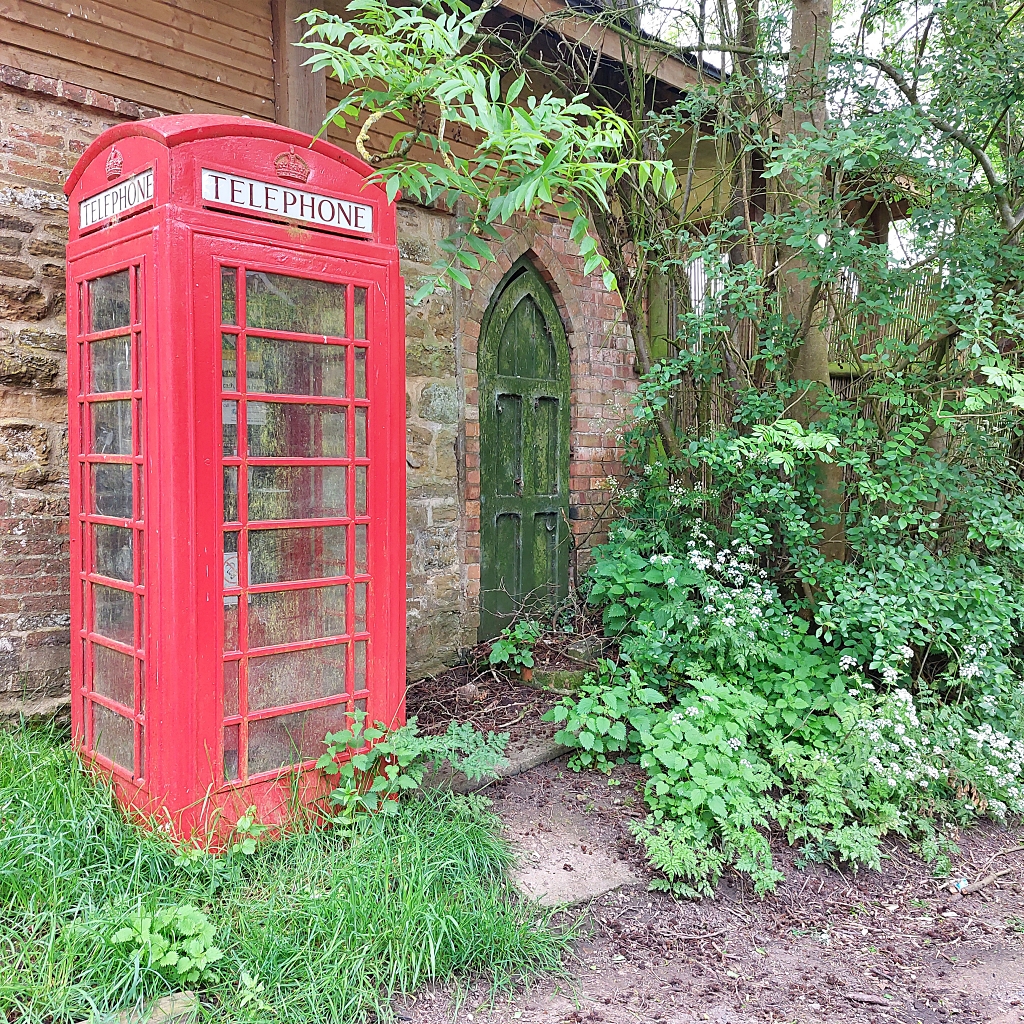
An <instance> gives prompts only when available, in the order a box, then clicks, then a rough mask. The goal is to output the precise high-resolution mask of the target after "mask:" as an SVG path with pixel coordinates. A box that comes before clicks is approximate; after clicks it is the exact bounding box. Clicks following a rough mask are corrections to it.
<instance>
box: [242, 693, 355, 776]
mask: <svg viewBox="0 0 1024 1024" xmlns="http://www.w3.org/2000/svg"><path fill="white" fill-rule="evenodd" d="M347 717H348V716H347V714H346V712H345V705H344V704H331V705H329V706H328V707H325V708H311V709H310V710H309V711H298V712H295V713H293V714H291V715H278V716H277V717H275V718H263V719H260V720H258V721H255V722H250V723H249V774H250V775H259V774H260V773H261V772H272V771H274V770H276V769H278V768H285V767H287V766H288V765H292V764H299V763H300V762H301V761H309V760H312V759H313V758H315V757H319V756H320V755H321V754H322V753H323V750H324V736H326V735H327V733H329V732H338V731H339V730H341V729H344V728H345V726H346V725H347Z"/></svg>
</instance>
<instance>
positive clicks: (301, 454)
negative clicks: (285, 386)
mask: <svg viewBox="0 0 1024 1024" xmlns="http://www.w3.org/2000/svg"><path fill="white" fill-rule="evenodd" d="M247 409H248V411H247V413H246V418H247V420H248V429H249V455H250V456H251V457H254V458H299V459H304V458H314V459H318V458H323V459H343V458H345V452H346V444H345V442H346V410H345V408H344V407H338V406H334V405H306V404H305V403H294V402H249V403H248V405H247Z"/></svg>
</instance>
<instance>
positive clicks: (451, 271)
mask: <svg viewBox="0 0 1024 1024" xmlns="http://www.w3.org/2000/svg"><path fill="white" fill-rule="evenodd" d="M445 273H446V274H447V275H448V276H449V277H450V278H452V280H453V281H456V282H457V283H458V284H461V285H462V287H463V288H469V289H472V287H473V285H472V283H471V282H470V280H469V278H468V277H467V276H466V274H465V273H464V272H463V271H462V270H460V269H459V268H458V267H447V268H446V269H445Z"/></svg>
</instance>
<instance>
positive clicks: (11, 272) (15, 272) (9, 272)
mask: <svg viewBox="0 0 1024 1024" xmlns="http://www.w3.org/2000/svg"><path fill="white" fill-rule="evenodd" d="M35 276H36V272H35V269H34V268H33V267H30V266H29V265H28V264H27V263H22V262H21V260H11V259H3V260H0V277H15V278H17V279H18V280H19V281H31V280H32V278H34V277H35Z"/></svg>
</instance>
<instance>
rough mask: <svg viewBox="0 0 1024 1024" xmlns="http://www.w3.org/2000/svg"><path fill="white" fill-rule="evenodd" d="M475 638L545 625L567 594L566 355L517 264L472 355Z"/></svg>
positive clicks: (539, 284) (550, 309)
mask: <svg viewBox="0 0 1024 1024" xmlns="http://www.w3.org/2000/svg"><path fill="white" fill-rule="evenodd" d="M479 368H480V435H481V436H480V446H481V461H480V465H481V495H480V515H481V520H480V532H481V551H480V556H481V594H480V639H481V640H488V639H490V638H492V637H494V636H496V635H497V634H498V633H499V632H500V631H501V629H502V628H503V627H505V626H506V625H508V624H509V623H511V622H512V621H513V620H514V619H515V618H517V617H519V616H541V617H543V616H547V615H550V614H551V613H552V612H553V611H554V609H555V608H556V607H557V605H558V603H559V602H560V601H561V600H562V599H564V597H565V595H566V594H567V592H568V566H569V545H570V542H571V535H570V532H569V488H568V479H569V348H568V344H567V341H566V336H565V329H564V328H563V326H562V321H561V318H560V317H559V314H558V309H557V307H556V306H555V302H554V299H553V298H552V296H551V292H550V291H549V290H548V287H547V285H546V284H545V283H544V281H543V279H542V278H541V277H540V275H539V274H538V273H537V271H536V269H535V268H534V267H533V266H532V264H530V263H529V261H528V260H527V259H525V258H524V259H522V260H520V261H519V262H518V263H517V264H516V265H515V266H514V267H513V268H512V269H511V270H510V271H509V273H508V274H507V275H506V276H505V280H504V281H503V283H502V285H501V286H500V287H499V289H498V291H497V293H496V294H495V297H494V298H493V300H492V302H491V306H490V308H489V310H488V312H487V315H486V316H485V318H484V324H483V330H482V332H481V346H480V356H479Z"/></svg>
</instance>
